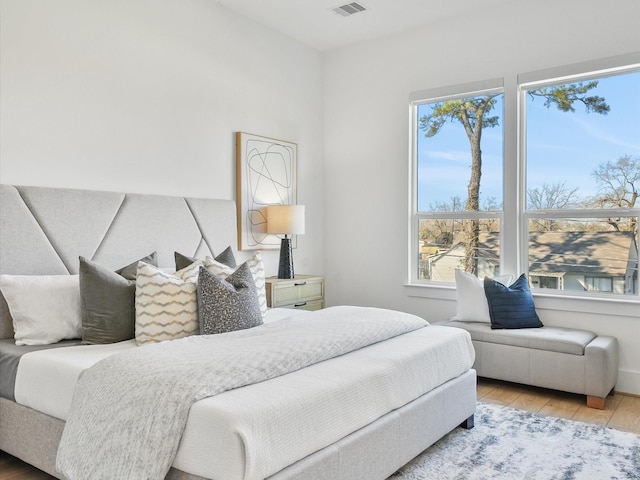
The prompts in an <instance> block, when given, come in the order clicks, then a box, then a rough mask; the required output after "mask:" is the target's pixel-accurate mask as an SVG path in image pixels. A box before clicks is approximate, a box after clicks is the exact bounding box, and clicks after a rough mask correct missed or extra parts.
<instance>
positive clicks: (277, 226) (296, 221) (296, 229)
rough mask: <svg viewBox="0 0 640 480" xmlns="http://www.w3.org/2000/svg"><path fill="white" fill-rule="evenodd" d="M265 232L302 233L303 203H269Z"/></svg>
mask: <svg viewBox="0 0 640 480" xmlns="http://www.w3.org/2000/svg"><path fill="white" fill-rule="evenodd" d="M267 233H280V234H285V235H302V234H303V233H304V205H269V206H268V207H267Z"/></svg>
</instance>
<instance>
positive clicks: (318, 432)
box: [16, 311, 474, 480]
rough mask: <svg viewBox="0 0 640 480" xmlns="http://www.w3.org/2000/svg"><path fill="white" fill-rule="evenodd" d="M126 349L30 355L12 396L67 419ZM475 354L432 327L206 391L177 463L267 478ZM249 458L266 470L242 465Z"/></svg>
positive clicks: (211, 472) (463, 366) (218, 474)
mask: <svg viewBox="0 0 640 480" xmlns="http://www.w3.org/2000/svg"><path fill="white" fill-rule="evenodd" d="M288 313H289V312H284V313H283V312H281V311H280V312H278V315H282V316H288ZM273 316H275V315H273ZM425 346H429V348H424V347H425ZM130 348H136V347H135V343H134V342H133V341H130V342H121V343H118V344H113V345H105V346H98V345H92V346H80V347H69V348H60V349H56V350H46V351H40V352H33V353H29V354H26V355H24V356H23V358H22V360H21V362H20V366H19V368H18V377H17V380H16V401H17V402H18V403H22V404H24V405H27V406H29V407H31V408H34V409H36V410H40V411H42V412H44V413H47V414H49V415H52V416H55V417H57V418H61V419H63V420H65V419H66V418H67V415H68V411H69V407H70V404H71V396H72V391H73V388H74V385H75V383H76V381H77V379H78V377H79V375H80V373H81V372H82V370H84V369H86V368H88V367H89V366H91V365H92V364H93V363H95V362H97V361H99V360H100V359H102V358H104V357H106V356H108V355H111V354H113V353H115V352H117V351H122V350H127V349H130ZM473 361H474V352H473V347H472V345H471V341H470V338H469V336H468V334H466V332H464V331H463V330H460V329H454V328H449V327H438V326H430V327H427V328H422V329H420V330H417V331H415V332H411V333H409V334H405V335H402V336H399V337H396V338H394V339H392V340H389V341H386V342H382V343H378V344H375V345H371V346H369V347H367V348H364V349H361V350H358V351H356V352H352V353H350V354H348V355H343V356H341V357H338V358H334V359H331V360H328V361H325V362H322V363H319V364H316V365H313V366H311V367H308V368H306V369H304V370H301V371H298V372H294V373H290V374H287V375H284V376H282V377H278V378H276V379H272V380H269V381H266V382H262V383H258V384H255V385H250V386H247V387H242V388H238V389H235V390H231V391H227V392H225V393H222V394H220V395H217V396H214V397H210V398H207V399H204V400H201V401H199V402H197V403H195V404H194V405H193V406H192V408H191V411H190V414H189V419H188V421H187V425H186V429H185V431H184V435H183V439H182V442H181V444H180V448H179V450H178V453H177V455H176V457H175V460H174V464H173V465H174V467H176V468H178V469H180V470H183V471H185V472H188V473H192V474H195V475H200V476H203V477H207V478H213V479H216V480H235V479H245V478H264V477H266V476H269V475H271V474H273V473H276V472H277V471H279V470H280V469H282V468H284V467H285V466H287V465H290V464H291V463H293V462H295V461H297V460H299V459H300V458H303V457H304V456H306V455H308V454H310V453H313V452H314V451H317V450H319V449H320V448H323V447H324V446H327V445H330V444H331V443H333V442H335V441H337V440H339V439H340V438H342V437H344V436H345V435H347V434H349V433H351V432H353V431H354V430H356V429H358V428H361V427H362V426H365V425H367V424H368V423H370V422H372V421H373V420H375V419H377V418H379V417H380V416H382V415H384V414H386V413H387V412H389V411H391V410H393V409H395V408H398V407H400V406H402V405H404V404H406V403H408V402H409V401H411V400H413V399H414V398H417V397H418V396H420V395H422V394H424V393H426V392H428V391H430V390H431V389H433V388H435V387H436V386H438V385H441V384H442V383H444V382H446V381H447V380H449V379H451V378H455V377H457V376H458V375H460V374H462V373H463V372H465V371H466V370H468V369H469V368H470V367H471V365H472V364H473ZM365 367H366V369H365ZM365 372H366V374H365ZM309 431H313V432H314V434H313V435H308V432H309ZM248 456H257V458H258V459H259V461H255V458H253V461H252V462H247V457H248ZM248 463H249V464H253V465H260V471H259V472H248V471H246V468H245V465H247V464H248Z"/></svg>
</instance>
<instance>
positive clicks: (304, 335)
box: [56, 307, 428, 480]
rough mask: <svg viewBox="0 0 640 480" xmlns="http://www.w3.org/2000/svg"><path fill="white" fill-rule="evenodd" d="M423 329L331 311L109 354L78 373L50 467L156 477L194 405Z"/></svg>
mask: <svg viewBox="0 0 640 480" xmlns="http://www.w3.org/2000/svg"><path fill="white" fill-rule="evenodd" d="M426 325H428V324H427V322H425V321H424V320H422V319H421V318H418V317H416V316H413V315H410V314H405V313H400V312H394V311H390V310H382V309H374V308H363V307H332V308H327V309H324V310H319V311H317V312H313V313H312V314H305V315H293V316H292V317H289V318H288V319H285V320H282V321H278V322H274V323H269V324H266V325H262V326H260V327H256V328H252V329H248V330H241V331H237V332H232V333H227V334H221V335H207V336H191V337H187V338H183V339H179V340H174V341H171V342H162V343H158V344H153V345H146V346H141V347H139V348H137V349H135V350H133V351H129V352H123V353H121V354H116V355H113V356H111V357H109V358H106V359H104V360H102V361H100V362H98V363H97V364H95V365H94V366H93V367H91V368H89V369H88V370H85V371H84V372H83V373H82V375H81V377H80V380H79V381H78V384H77V386H76V389H75V393H74V397H73V402H72V407H71V411H70V414H69V418H68V420H67V423H66V425H65V428H64V432H63V435H62V439H61V442H60V447H59V449H58V455H57V461H56V468H57V470H58V471H59V472H60V473H62V474H63V475H64V476H65V478H67V479H69V480H80V479H89V478H90V479H92V480H98V479H105V480H107V479H108V480H112V479H115V478H117V479H121V480H125V479H131V480H141V479H159V480H161V479H163V478H164V477H165V476H166V474H167V472H168V471H169V468H170V467H171V464H172V463H173V459H174V457H175V454H176V452H177V449H178V446H179V442H180V438H181V435H182V433H183V430H184V428H185V425H186V421H187V416H188V414H189V409H190V407H191V405H192V404H193V403H194V402H196V401H198V400H200V399H203V398H206V397H210V396H213V395H216V394H218V393H222V392H224V391H226V390H230V389H233V388H237V387H242V386H244V385H249V384H252V383H256V382H261V381H263V380H268V379H270V378H274V377H277V376H280V375H284V374H286V373H289V372H293V371H295V370H299V369H301V368H304V367H307V366H309V365H312V364H314V363H317V362H321V361H323V360H327V359H330V358H333V357H336V356H339V355H342V354H346V353H348V352H351V351H354V350H357V349H359V348H363V347H366V346H367V345H371V344H374V343H377V342H380V341H383V340H386V339H388V338H392V337H395V336H397V335H401V334H404V333H407V332H410V331H413V330H416V329H418V328H422V327H424V326H426ZM247 461H248V462H249V461H250V459H248V460H247Z"/></svg>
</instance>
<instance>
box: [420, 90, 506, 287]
mask: <svg viewBox="0 0 640 480" xmlns="http://www.w3.org/2000/svg"><path fill="white" fill-rule="evenodd" d="M478 87H480V88H478ZM482 87H484V88H482ZM442 93H444V95H442ZM412 109H413V120H414V126H415V131H414V138H415V144H414V151H415V168H416V175H415V177H416V186H417V188H416V199H415V202H416V203H415V215H414V222H415V231H416V235H417V240H418V248H417V251H416V252H415V253H416V257H414V258H416V259H417V261H416V262H415V263H414V268H415V271H416V274H415V278H416V279H417V280H418V281H439V282H452V281H454V278H455V277H454V271H455V269H456V268H463V269H464V270H466V271H468V272H474V273H477V274H479V275H495V274H497V273H499V270H500V248H499V247H500V221H501V213H502V212H501V211H502V183H503V181H502V165H503V158H502V157H503V154H502V138H503V133H502V117H503V113H502V112H503V93H502V88H501V86H500V85H496V82H493V83H491V82H490V83H489V84H487V85H469V86H467V87H466V88H464V87H463V88H461V89H459V90H458V91H455V90H452V91H449V92H440V91H432V92H424V93H423V94H422V95H417V99H416V100H415V101H414V103H413V106H412Z"/></svg>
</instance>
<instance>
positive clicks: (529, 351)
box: [446, 321, 618, 409]
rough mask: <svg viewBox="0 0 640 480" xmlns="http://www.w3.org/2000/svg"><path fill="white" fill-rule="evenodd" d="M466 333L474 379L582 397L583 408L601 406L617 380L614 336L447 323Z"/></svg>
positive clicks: (564, 329) (571, 331)
mask: <svg viewBox="0 0 640 480" xmlns="http://www.w3.org/2000/svg"><path fill="white" fill-rule="evenodd" d="M446 325H449V326H452V327H458V328H463V329H465V330H467V331H468V332H469V333H470V334H471V339H472V342H473V345H474V347H475V349H476V360H475V364H474V368H475V369H476V371H477V373H478V376H480V377H486V378H493V379H497V380H506V381H509V382H516V383H522V384H526V385H533V386H537V387H544V388H550V389H554V390H562V391H565V392H571V393H578V394H582V395H586V396H587V406H589V407H592V408H599V409H604V408H605V400H606V397H607V395H609V394H610V393H612V392H613V389H614V387H615V384H616V381H617V378H618V341H617V339H616V338H614V337H604V336H598V335H596V334H595V333H593V332H588V331H584V330H573V329H568V328H557V327H547V326H545V327H542V328H520V329H499V330H492V329H491V324H489V323H480V322H462V321H452V322H448V323H446Z"/></svg>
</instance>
